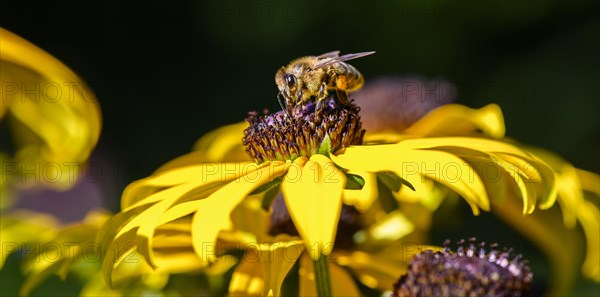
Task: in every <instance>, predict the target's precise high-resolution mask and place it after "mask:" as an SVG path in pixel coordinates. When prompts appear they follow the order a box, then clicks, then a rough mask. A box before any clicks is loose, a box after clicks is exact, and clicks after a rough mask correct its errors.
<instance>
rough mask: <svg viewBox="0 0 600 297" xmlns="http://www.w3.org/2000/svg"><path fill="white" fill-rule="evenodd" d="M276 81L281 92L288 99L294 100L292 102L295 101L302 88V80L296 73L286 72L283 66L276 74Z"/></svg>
mask: <svg viewBox="0 0 600 297" xmlns="http://www.w3.org/2000/svg"><path fill="white" fill-rule="evenodd" d="M275 83H276V84H277V88H278V89H279V93H280V94H282V95H283V96H284V97H285V98H286V99H287V100H292V103H295V101H296V99H297V98H298V97H299V94H300V92H301V89H302V86H301V82H300V80H299V79H298V78H297V77H296V76H295V75H294V74H292V73H286V72H285V71H284V69H283V68H282V69H280V70H279V71H277V74H276V75H275Z"/></svg>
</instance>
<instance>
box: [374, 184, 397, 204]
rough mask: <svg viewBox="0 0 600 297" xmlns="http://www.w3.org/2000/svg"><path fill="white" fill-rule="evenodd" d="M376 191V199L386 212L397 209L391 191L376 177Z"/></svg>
mask: <svg viewBox="0 0 600 297" xmlns="http://www.w3.org/2000/svg"><path fill="white" fill-rule="evenodd" d="M377 193H378V195H377V199H379V203H381V207H382V208H383V210H384V211H385V212H386V213H390V212H392V211H394V210H396V209H398V201H396V198H395V197H394V195H393V194H392V191H391V190H390V188H388V186H386V185H385V184H384V183H383V182H382V181H381V179H379V178H377Z"/></svg>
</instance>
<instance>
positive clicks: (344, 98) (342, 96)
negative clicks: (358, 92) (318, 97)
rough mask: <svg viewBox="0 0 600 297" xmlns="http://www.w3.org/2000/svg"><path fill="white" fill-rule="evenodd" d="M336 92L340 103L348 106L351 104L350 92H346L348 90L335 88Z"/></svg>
mask: <svg viewBox="0 0 600 297" xmlns="http://www.w3.org/2000/svg"><path fill="white" fill-rule="evenodd" d="M335 93H336V94H337V97H338V100H340V103H342V104H343V105H346V106H350V101H348V93H347V92H346V90H340V89H335Z"/></svg>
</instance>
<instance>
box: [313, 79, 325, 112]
mask: <svg viewBox="0 0 600 297" xmlns="http://www.w3.org/2000/svg"><path fill="white" fill-rule="evenodd" d="M325 97H327V84H326V83H325V82H323V83H322V84H321V87H319V95H317V100H316V101H317V105H316V106H315V110H320V109H321V108H322V107H323V101H324V100H325Z"/></svg>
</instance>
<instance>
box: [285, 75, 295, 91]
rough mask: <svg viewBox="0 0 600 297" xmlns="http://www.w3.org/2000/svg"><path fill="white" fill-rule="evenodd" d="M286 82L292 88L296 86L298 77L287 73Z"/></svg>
mask: <svg viewBox="0 0 600 297" xmlns="http://www.w3.org/2000/svg"><path fill="white" fill-rule="evenodd" d="M285 82H286V83H287V85H288V88H290V89H292V88H294V87H295V86H296V77H295V76H294V75H293V74H286V75H285Z"/></svg>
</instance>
